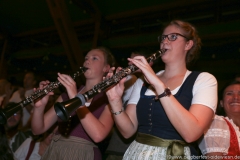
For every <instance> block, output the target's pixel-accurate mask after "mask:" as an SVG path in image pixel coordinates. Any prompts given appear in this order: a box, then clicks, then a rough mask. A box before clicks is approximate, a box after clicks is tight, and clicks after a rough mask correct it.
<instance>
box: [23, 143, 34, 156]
mask: <svg viewBox="0 0 240 160" xmlns="http://www.w3.org/2000/svg"><path fill="white" fill-rule="evenodd" d="M34 146H35V141H34V140H32V141H31V143H30V146H29V150H28V154H27V157H26V159H25V160H28V159H29V157H30V155H31V154H32V151H33V148H34Z"/></svg>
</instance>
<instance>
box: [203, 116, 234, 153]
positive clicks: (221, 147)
mask: <svg viewBox="0 0 240 160" xmlns="http://www.w3.org/2000/svg"><path fill="white" fill-rule="evenodd" d="M229 147H230V131H229V127H228V125H227V123H226V121H225V120H224V119H223V117H221V116H217V115H215V117H214V119H213V121H212V123H211V126H210V127H209V129H208V130H207V132H206V133H205V134H204V137H203V138H202V139H201V140H200V141H199V148H200V150H201V152H202V154H203V155H205V154H207V153H211V152H220V153H223V154H224V155H226V154H227V153H228V149H229Z"/></svg>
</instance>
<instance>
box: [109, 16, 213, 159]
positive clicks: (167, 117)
mask: <svg viewBox="0 0 240 160" xmlns="http://www.w3.org/2000/svg"><path fill="white" fill-rule="evenodd" d="M158 40H159V43H160V49H161V50H162V51H163V52H164V54H163V55H162V56H161V59H162V61H163V62H164V63H165V70H162V71H160V72H158V73H157V74H155V72H154V71H153V70H152V68H151V66H150V65H149V63H148V62H147V61H146V59H145V58H144V57H143V56H136V57H134V58H133V59H131V58H129V59H128V60H129V61H130V62H132V63H133V64H134V65H136V66H137V67H138V68H139V69H140V70H141V71H142V73H143V75H144V81H143V80H141V79H138V80H137V81H136V83H135V84H134V89H133V92H132V94H131V97H130V99H129V101H128V105H127V107H126V110H124V109H123V108H122V106H123V104H122V94H123V91H124V81H125V79H122V80H121V81H120V83H118V84H117V85H116V86H114V87H113V88H111V89H110V90H108V91H107V92H106V93H107V96H108V100H109V103H110V105H111V108H112V113H113V117H114V121H115V124H116V126H117V127H118V129H119V131H120V132H121V134H122V135H123V136H124V137H125V138H129V137H131V136H133V135H134V134H136V132H137V136H136V139H135V140H134V141H133V142H132V143H131V145H130V146H129V148H128V149H127V151H126V152H125V154H124V157H123V159H124V160H126V159H134V160H135V159H158V160H166V159H175V158H178V159H191V157H190V156H191V155H196V154H197V152H196V149H195V148H194V147H193V146H192V143H196V141H197V140H198V139H199V138H200V137H201V136H202V135H203V133H204V131H205V130H206V129H207V127H208V126H209V124H210V122H211V119H212V117H213V116H214V113H215V110H216V107H217V80H216V78H215V77H214V76H213V75H212V74H210V73H207V72H196V71H189V70H188V69H187V64H188V63H189V62H191V61H192V60H193V59H194V58H196V56H197V55H198V53H199V49H200V47H201V40H200V38H199V36H198V34H197V31H196V29H195V27H194V26H193V25H191V24H190V23H188V22H184V21H181V20H174V21H171V22H170V23H169V24H168V25H167V26H166V27H165V28H164V30H163V33H162V35H160V36H159V37H158ZM118 70H119V69H117V71H118ZM111 75H112V74H111V73H109V74H108V76H111ZM203 113H204V114H203ZM176 156H178V157H176Z"/></svg>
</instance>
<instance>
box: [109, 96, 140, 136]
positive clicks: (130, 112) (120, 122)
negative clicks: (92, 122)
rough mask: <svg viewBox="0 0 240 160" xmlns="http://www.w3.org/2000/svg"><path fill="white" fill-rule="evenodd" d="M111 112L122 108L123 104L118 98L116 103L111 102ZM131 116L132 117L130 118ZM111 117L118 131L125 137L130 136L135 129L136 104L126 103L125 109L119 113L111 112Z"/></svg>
mask: <svg viewBox="0 0 240 160" xmlns="http://www.w3.org/2000/svg"><path fill="white" fill-rule="evenodd" d="M111 106H114V107H111V108H112V112H113V113H116V112H119V111H121V110H122V107H123V104H122V101H121V100H119V101H118V102H117V103H114V104H113V103H112V104H111ZM130 117H132V119H131V118H130ZM113 119H114V121H115V124H116V126H117V128H118V130H119V131H120V133H121V134H122V135H123V136H124V137H125V138H129V137H131V136H132V135H133V134H134V133H135V132H136V130H137V124H138V123H137V120H136V105H133V104H131V105H128V107H127V109H126V110H124V111H122V112H121V113H120V114H117V115H115V114H113Z"/></svg>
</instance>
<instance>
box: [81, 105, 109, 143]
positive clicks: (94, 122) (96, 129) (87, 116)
mask: <svg viewBox="0 0 240 160" xmlns="http://www.w3.org/2000/svg"><path fill="white" fill-rule="evenodd" d="M77 115H78V117H79V119H80V122H81V124H82V126H83V128H84V130H85V131H86V132H87V134H88V135H89V136H90V137H91V139H93V141H94V142H96V143H98V142H100V141H102V140H103V139H104V138H106V137H107V135H108V134H109V133H110V131H111V128H112V126H113V119H112V116H111V113H110V110H109V107H108V106H106V107H105V109H104V111H103V112H102V114H101V116H100V117H99V119H97V118H96V117H95V116H94V115H93V114H92V113H91V112H90V111H89V110H88V108H87V107H82V108H79V109H78V110H77Z"/></svg>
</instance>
